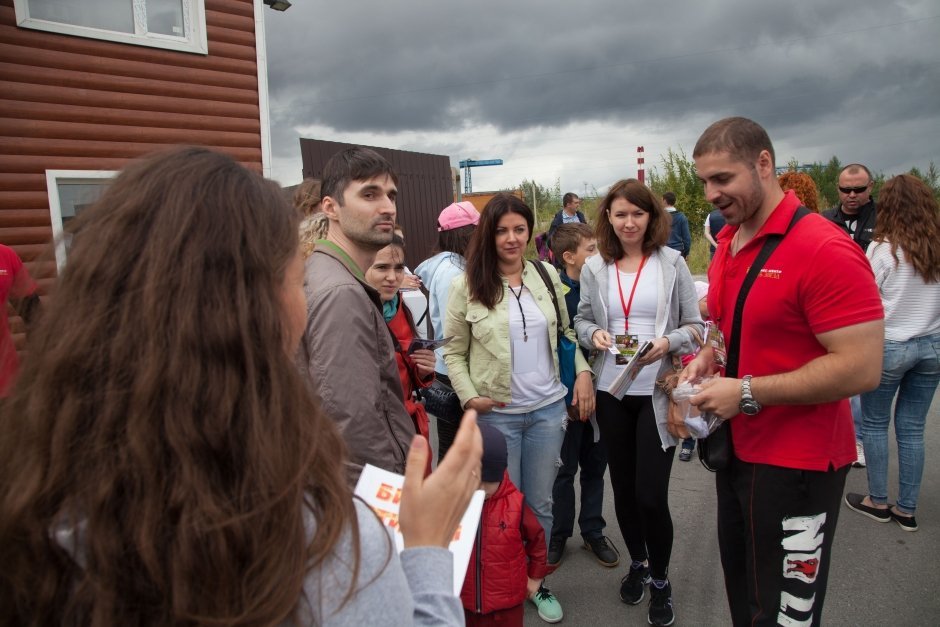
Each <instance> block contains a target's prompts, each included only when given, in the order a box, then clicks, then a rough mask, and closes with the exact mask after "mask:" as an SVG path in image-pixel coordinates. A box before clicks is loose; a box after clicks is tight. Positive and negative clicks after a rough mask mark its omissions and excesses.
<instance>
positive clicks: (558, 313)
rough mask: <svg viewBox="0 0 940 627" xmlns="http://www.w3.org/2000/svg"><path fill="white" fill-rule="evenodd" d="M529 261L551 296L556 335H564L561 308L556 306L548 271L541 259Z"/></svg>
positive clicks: (555, 295)
mask: <svg viewBox="0 0 940 627" xmlns="http://www.w3.org/2000/svg"><path fill="white" fill-rule="evenodd" d="M530 263H531V264H532V265H533V266H535V271H536V272H538V273H539V276H540V277H542V280H543V281H545V287H547V288H548V293H549V294H550V295H551V297H552V305H554V306H555V325H556V326H557V327H558V335H564V334H565V332H564V329H562V328H561V310H560V309H559V308H558V294H556V293H555V285H554V284H553V283H552V279H551V277H549V276H548V271H547V270H545V266H543V265H542V262H541V261H531V260H530Z"/></svg>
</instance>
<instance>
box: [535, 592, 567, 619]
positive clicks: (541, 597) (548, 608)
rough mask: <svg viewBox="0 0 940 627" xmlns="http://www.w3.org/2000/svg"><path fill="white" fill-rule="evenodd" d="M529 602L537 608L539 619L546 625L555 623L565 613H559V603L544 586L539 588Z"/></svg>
mask: <svg viewBox="0 0 940 627" xmlns="http://www.w3.org/2000/svg"><path fill="white" fill-rule="evenodd" d="M529 601H531V602H532V604H533V605H535V607H537V608H538V610H539V618H541V619H542V620H544V621H545V622H546V623H557V622H559V621H561V619H562V618H564V617H565V613H564V612H562V611H561V603H559V602H558V599H556V598H555V595H554V594H552V593H551V591H549V589H548V588H546V587H545V586H539V591H538V592H536V593H535V596H534V597H532V598H531V599H529Z"/></svg>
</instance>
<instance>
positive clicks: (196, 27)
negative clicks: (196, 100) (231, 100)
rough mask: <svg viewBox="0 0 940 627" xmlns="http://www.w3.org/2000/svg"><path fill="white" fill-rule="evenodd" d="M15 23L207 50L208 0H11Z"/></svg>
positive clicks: (64, 32)
mask: <svg viewBox="0 0 940 627" xmlns="http://www.w3.org/2000/svg"><path fill="white" fill-rule="evenodd" d="M13 4H14V6H15V8H16V23H17V25H18V26H22V27H24V28H35V29H37V30H46V31H51V32H53V33H63V34H65V35H76V36H79V37H91V38H93V39H106V40H108V41H118V42H122V43H127V44H135V45H138V46H151V47H154V48H167V49H169V50H180V51H182V52H196V53H200V54H207V53H208V51H209V48H208V44H207V43H206V10H205V0H13Z"/></svg>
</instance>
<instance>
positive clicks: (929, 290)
mask: <svg viewBox="0 0 940 627" xmlns="http://www.w3.org/2000/svg"><path fill="white" fill-rule="evenodd" d="M897 253H898V257H899V258H900V259H898V260H896V259H895V257H894V256H893V255H892V254H891V244H890V242H872V243H871V244H870V245H869V246H868V261H869V262H871V267H872V270H873V271H874V273H875V282H876V283H877V284H878V291H879V292H880V293H881V301H882V303H883V304H884V308H885V339H886V340H891V341H894V342H906V341H907V340H909V339H911V338H914V337H921V336H923V335H933V334H934V333H940V283H927V282H925V281H924V278H923V277H922V276H921V275H919V274H917V272H916V271H915V270H914V266H912V265H911V264H910V263H909V262H908V261H907V256H906V255H905V254H904V251H903V249H901V247H900V246H899V247H898V250H897Z"/></svg>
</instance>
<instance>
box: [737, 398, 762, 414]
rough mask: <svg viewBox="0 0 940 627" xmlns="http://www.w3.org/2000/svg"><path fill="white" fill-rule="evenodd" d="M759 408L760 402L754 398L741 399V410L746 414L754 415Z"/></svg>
mask: <svg viewBox="0 0 940 627" xmlns="http://www.w3.org/2000/svg"><path fill="white" fill-rule="evenodd" d="M760 410H761V406H760V403H758V402H757V401H755V400H750V399H749V400H744V401H741V412H742V413H744V414H747V415H748V416H755V415H757V412H759V411H760Z"/></svg>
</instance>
